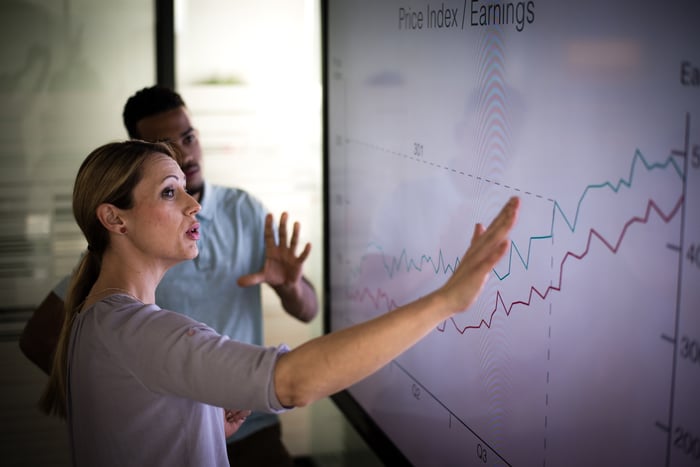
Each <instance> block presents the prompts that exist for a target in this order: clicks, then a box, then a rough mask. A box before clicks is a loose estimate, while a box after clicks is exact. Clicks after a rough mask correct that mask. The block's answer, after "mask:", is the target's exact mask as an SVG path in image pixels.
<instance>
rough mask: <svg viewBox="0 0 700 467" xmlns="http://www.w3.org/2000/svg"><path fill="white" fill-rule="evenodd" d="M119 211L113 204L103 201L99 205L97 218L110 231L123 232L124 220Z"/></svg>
mask: <svg viewBox="0 0 700 467" xmlns="http://www.w3.org/2000/svg"><path fill="white" fill-rule="evenodd" d="M119 211H120V210H119V209H118V208H117V207H116V206H114V205H113V204H109V203H102V204H100V205H99V206H97V218H98V219H99V220H100V223H102V225H103V226H104V228H105V229H107V230H108V231H110V232H114V233H123V231H124V230H123V229H124V220H123V219H122V218H121V217H120V215H119Z"/></svg>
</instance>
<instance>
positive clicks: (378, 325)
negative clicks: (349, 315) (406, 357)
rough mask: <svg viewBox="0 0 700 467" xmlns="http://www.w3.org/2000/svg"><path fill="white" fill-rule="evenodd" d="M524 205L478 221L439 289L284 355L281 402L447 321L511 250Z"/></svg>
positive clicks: (312, 391)
mask: <svg viewBox="0 0 700 467" xmlns="http://www.w3.org/2000/svg"><path fill="white" fill-rule="evenodd" d="M519 207H520V201H519V199H518V198H511V199H510V200H509V201H508V203H507V204H506V205H505V206H504V207H503V209H502V210H501V212H500V213H499V215H498V216H497V217H496V218H495V219H494V220H493V222H492V223H491V225H489V227H488V229H484V228H483V226H481V225H480V224H477V225H476V227H475V229H474V236H473V237H472V242H471V245H470V246H469V249H468V250H467V252H466V253H465V254H464V256H463V257H462V260H461V262H460V264H459V266H458V267H457V268H456V270H455V271H454V273H453V274H452V276H451V277H450V278H449V279H448V280H447V282H446V283H445V284H444V285H443V286H442V287H440V288H439V289H437V290H435V291H434V292H432V293H430V294H428V295H426V296H424V297H422V298H420V299H418V300H416V301H414V302H411V303H409V304H407V305H405V306H402V307H399V308H396V309H394V310H392V311H390V312H388V313H386V314H384V315H382V316H379V317H377V318H375V319H372V320H370V321H366V322H364V323H361V324H358V325H356V326H352V327H349V328H346V329H343V330H341V331H337V332H333V333H331V334H326V335H324V336H321V337H318V338H316V339H313V340H311V341H309V342H307V343H305V344H303V345H301V346H299V347H298V348H296V349H294V350H292V351H291V352H289V353H286V354H284V355H282V356H281V357H280V358H279V361H278V363H277V367H276V368H275V375H274V378H275V388H276V391H277V397H278V398H279V400H280V402H281V403H282V404H283V405H285V406H288V407H292V406H295V407H300V406H304V405H307V404H309V403H311V402H314V401H316V400H318V399H321V398H323V397H327V396H329V395H331V394H334V393H336V392H338V391H340V390H342V389H345V388H347V387H348V386H350V385H352V384H354V383H356V382H358V381H359V380H361V379H363V378H365V377H367V376H369V375H370V374H372V373H374V372H375V371H377V370H379V369H380V368H381V367H383V366H384V365H386V364H387V363H389V362H390V361H391V360H393V359H394V358H396V357H397V356H399V355H400V354H401V353H402V352H404V351H405V350H407V349H408V348H409V347H411V346H412V345H414V344H415V343H416V342H417V341H419V340H420V339H421V338H423V337H424V336H425V335H427V334H428V333H429V332H430V331H432V330H433V329H434V328H435V326H437V325H438V324H440V323H441V322H442V321H444V320H446V319H448V318H449V317H451V316H452V315H454V314H455V313H458V312H461V311H464V310H466V309H467V308H468V307H469V306H470V305H471V304H472V303H473V302H474V300H475V299H476V298H477V297H478V295H479V293H480V292H481V290H482V288H483V286H484V283H485V282H486V280H487V278H488V275H489V273H490V272H491V271H492V270H493V268H494V266H495V265H496V263H497V262H498V261H499V260H500V259H501V258H502V257H503V255H504V254H505V252H506V251H507V249H508V247H509V245H510V240H509V237H508V235H509V233H510V231H511V229H512V227H513V225H514V224H515V221H516V218H517V214H518V210H519Z"/></svg>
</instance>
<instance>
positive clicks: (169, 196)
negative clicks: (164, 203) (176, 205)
mask: <svg viewBox="0 0 700 467" xmlns="http://www.w3.org/2000/svg"><path fill="white" fill-rule="evenodd" d="M174 197H175V190H174V189H172V188H166V189H165V190H163V198H167V199H172V198H174Z"/></svg>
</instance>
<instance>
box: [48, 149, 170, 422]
mask: <svg viewBox="0 0 700 467" xmlns="http://www.w3.org/2000/svg"><path fill="white" fill-rule="evenodd" d="M156 153H160V154H165V155H167V156H170V157H172V158H173V159H175V160H177V161H178V163H181V162H182V156H181V154H180V153H179V151H178V150H177V149H176V148H175V147H173V146H170V145H168V144H166V143H150V142H146V141H139V140H129V141H122V142H116V143H108V144H105V145H103V146H100V147H99V148H97V149H95V150H94V151H92V152H91V153H90V154H89V155H88V156H87V158H86V159H85V160H84V161H83V163H82V165H81V166H80V169H78V175H77V176H76V179H75V185H74V186H73V216H74V217H75V220H76V222H77V223H78V226H79V227H80V230H81V231H82V232H83V235H84V236H85V239H86V240H87V243H88V251H87V253H86V254H84V255H83V257H82V258H81V259H80V263H79V264H78V266H77V268H76V270H75V271H74V273H73V277H72V278H71V282H70V285H69V287H68V294H67V297H66V301H65V315H64V319H63V326H62V328H61V333H60V335H59V339H58V344H57V347H56V353H55V354H54V358H53V366H52V368H51V375H50V377H49V381H48V383H47V385H46V387H45V389H44V393H43V394H42V396H41V399H40V400H39V407H40V409H41V410H42V411H43V412H45V413H47V414H54V415H58V416H59V417H61V418H66V414H67V406H66V386H67V383H68V381H67V374H68V345H69V342H70V334H71V328H72V327H73V321H74V320H75V316H76V315H77V314H78V313H79V312H80V308H81V306H82V304H83V302H84V301H85V298H86V297H87V295H88V293H89V291H90V289H91V288H92V286H93V285H94V283H95V281H96V280H97V277H98V275H99V273H100V267H101V265H102V255H103V253H104V252H105V250H106V249H107V246H108V245H109V234H108V232H107V229H105V228H104V226H103V225H102V224H101V223H100V220H99V219H98V218H97V208H98V206H99V205H101V204H103V203H109V204H113V205H114V206H116V207H118V208H120V209H130V208H131V207H133V203H134V200H133V196H132V194H133V191H134V188H135V187H136V185H137V184H138V183H139V181H141V179H142V177H143V171H142V168H143V164H144V161H146V160H147V159H148V158H149V157H150V156H152V155H153V154H156Z"/></svg>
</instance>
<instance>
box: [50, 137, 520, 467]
mask: <svg viewBox="0 0 700 467" xmlns="http://www.w3.org/2000/svg"><path fill="white" fill-rule="evenodd" d="M176 157H177V155H176V154H175V153H174V152H173V149H171V148H170V147H169V146H167V145H164V144H158V143H155V144H152V143H146V142H142V141H126V142H120V143H110V144H107V145H104V146H102V147H100V148H97V149H96V150H95V151H93V152H92V153H91V154H90V155H88V157H87V158H86V160H85V161H84V162H83V164H82V165H81V167H80V169H79V171H78V175H77V178H76V182H75V187H74V191H73V213H74V215H75V218H76V221H77V223H78V225H79V226H80V228H81V230H82V231H83V234H84V235H85V238H86V240H87V242H88V253H87V254H86V255H85V256H84V257H83V259H82V261H81V263H80V264H79V266H78V269H77V271H76V273H75V274H74V275H73V281H72V283H71V286H70V289H69V292H68V297H67V300H66V319H65V320H64V324H63V329H62V331H61V337H60V340H59V344H58V349H57V351H56V356H55V360H54V365H53V370H52V374H51V378H50V380H49V385H48V386H47V390H46V392H45V394H44V396H43V398H42V404H43V408H44V410H46V411H47V412H50V413H51V412H53V413H57V414H58V415H59V416H65V417H67V419H68V425H69V431H70V438H71V445H72V450H73V456H74V462H75V464H76V465H101V466H104V465H149V466H155V465H164V466H165V465H207V466H216V465H228V461H227V457H226V446H225V437H224V433H225V430H228V432H231V431H232V430H235V428H236V426H238V425H240V423H242V420H243V417H244V416H245V413H246V412H229V413H228V414H227V419H226V420H225V421H222V409H221V408H222V407H223V408H230V407H240V408H245V409H246V410H249V409H252V410H262V411H269V412H279V411H284V410H286V409H289V408H292V407H297V406H305V405H307V404H309V403H311V402H313V401H316V400H318V399H320V398H323V397H326V396H328V395H330V394H333V393H335V392H337V391H340V390H342V389H344V388H346V387H348V386H350V385H351V384H353V383H355V382H357V381H359V380H360V379H362V378H364V377H366V376H368V375H369V374H371V373H373V372H374V371H376V370H378V369H379V368H381V367H382V366H384V365H386V364H387V363H388V362H390V361H391V360H392V359H393V358H395V357H397V356H398V355H399V354H400V353H401V352H403V351H405V350H406V349H408V348H409V347H410V346H411V345H413V344H414V343H415V342H416V341H418V340H419V339H421V338H422V337H423V336H424V335H426V334H427V333H429V332H430V331H431V330H433V329H434V328H435V326H436V325H438V324H439V323H441V322H442V321H444V320H446V319H447V318H449V317H450V316H452V315H453V314H454V313H457V312H459V311H461V310H464V309H465V308H467V307H468V306H469V305H470V304H471V303H472V302H473V301H474V300H475V298H476V297H477V295H478V294H479V292H480V291H481V288H482V287H483V284H484V282H485V281H486V278H487V277H488V274H489V272H490V271H491V270H492V268H493V267H494V265H495V263H496V262H497V261H498V260H499V259H500V258H501V257H502V256H503V254H504V253H505V251H506V249H507V248H508V244H509V241H508V238H507V235H508V233H509V231H510V229H511V228H512V226H513V224H514V222H515V219H516V217H517V211H518V207H519V201H518V199H517V198H513V199H511V200H510V201H509V202H508V204H507V205H506V206H505V207H504V209H503V210H502V212H501V213H500V214H499V216H498V217H497V218H496V219H495V220H494V221H493V222H492V224H491V225H490V226H489V228H488V230H485V229H484V228H483V227H482V226H481V225H479V224H477V226H476V228H475V231H474V237H473V239H472V244H471V247H470V248H469V250H468V251H467V252H466V254H465V256H464V257H463V258H462V261H461V263H460V266H459V267H458V268H457V269H456V270H455V272H454V274H453V275H452V277H450V278H449V279H448V281H447V282H446V283H445V285H443V286H442V287H441V288H440V289H438V290H437V291H435V292H433V293H431V294H428V295H426V296H425V297H423V298H421V299H419V300H416V301H415V302H413V303H410V304H408V305H406V306H403V307H400V308H397V309H395V310H393V311H391V312H389V313H386V314H384V315H382V316H380V317H378V318H376V319H374V320H372V321H368V322H365V323H362V324H359V325H357V326H353V327H350V328H347V329H344V330H342V331H339V332H336V333H333V334H328V335H324V336H321V337H318V338H316V339H313V340H311V341H309V342H307V343H306V344H303V345H301V346H299V347H298V348H296V349H294V350H291V351H289V350H288V349H287V348H286V347H284V346H281V347H278V348H263V347H257V346H252V345H247V344H242V343H238V342H234V341H231V340H229V339H228V338H227V337H226V336H220V335H218V334H217V333H215V332H214V331H213V330H212V329H210V328H208V327H207V326H206V325H204V324H202V323H197V322H195V321H193V320H191V319H190V318H188V317H186V316H184V315H181V314H178V313H175V312H172V311H167V310H162V309H160V308H159V307H158V306H156V305H155V304H154V295H155V289H156V286H157V285H158V282H159V281H160V279H161V277H162V276H163V274H164V273H165V271H167V269H168V268H170V267H172V266H173V265H175V264H177V263H178V262H180V261H184V260H188V259H192V258H194V257H195V256H196V255H197V239H198V238H199V235H200V232H199V224H198V223H197V219H196V217H195V215H196V214H197V212H198V211H199V209H200V206H199V204H198V203H197V202H196V201H195V200H194V199H193V198H192V197H191V196H190V195H189V194H188V193H187V192H186V190H185V176H184V174H183V172H182V170H181V169H180V167H179V165H178V163H177V160H176ZM271 226H272V219H271V217H268V219H267V226H266V232H267V233H268V234H270V233H271V231H272V228H271ZM203 235H206V232H203ZM267 236H268V241H272V240H270V237H271V235H267ZM280 237H281V238H280V242H286V238H283V236H280ZM295 237H296V235H293V237H292V239H291V244H290V245H296V240H297V239H296V238H295ZM292 249H293V247H292ZM302 254H304V253H302Z"/></svg>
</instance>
